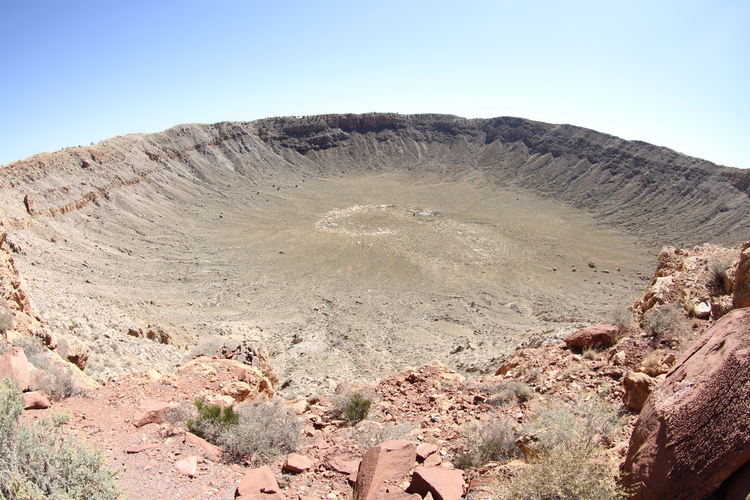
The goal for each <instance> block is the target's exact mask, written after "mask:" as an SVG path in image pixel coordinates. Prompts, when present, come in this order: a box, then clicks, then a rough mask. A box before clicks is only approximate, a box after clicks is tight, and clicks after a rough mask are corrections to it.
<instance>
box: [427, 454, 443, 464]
mask: <svg viewBox="0 0 750 500" xmlns="http://www.w3.org/2000/svg"><path fill="white" fill-rule="evenodd" d="M442 462H443V458H442V457H441V456H440V455H438V454H437V453H435V454H433V455H430V456H429V457H427V458H425V459H424V462H422V465H424V466H425V467H437V466H438V465H440V464H441V463H442Z"/></svg>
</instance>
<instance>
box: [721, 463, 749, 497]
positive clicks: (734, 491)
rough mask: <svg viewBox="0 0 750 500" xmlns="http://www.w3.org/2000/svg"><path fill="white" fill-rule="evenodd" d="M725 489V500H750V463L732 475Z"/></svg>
mask: <svg viewBox="0 0 750 500" xmlns="http://www.w3.org/2000/svg"><path fill="white" fill-rule="evenodd" d="M723 488H724V491H726V494H725V495H724V500H750V462H748V463H746V464H745V465H744V466H742V468H740V469H739V470H738V471H736V472H735V473H734V474H732V475H731V477H730V478H729V479H727V480H726V482H725V483H724V485H723Z"/></svg>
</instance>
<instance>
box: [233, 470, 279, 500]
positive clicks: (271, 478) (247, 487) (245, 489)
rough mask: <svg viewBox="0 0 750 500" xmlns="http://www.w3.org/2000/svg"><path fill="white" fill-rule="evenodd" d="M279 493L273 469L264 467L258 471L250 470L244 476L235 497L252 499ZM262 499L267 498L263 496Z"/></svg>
mask: <svg viewBox="0 0 750 500" xmlns="http://www.w3.org/2000/svg"><path fill="white" fill-rule="evenodd" d="M278 491H279V483H277V482H276V476H275V475H274V473H273V472H272V471H271V469H270V468H269V467H268V466H267V465H264V466H263V467H259V468H257V469H250V470H249V471H247V472H246V473H245V475H244V476H242V479H241V480H240V484H239V485H238V486H237V491H236V492H235V494H234V496H235V497H242V498H245V497H247V498H251V497H252V496H254V495H260V494H272V493H277V492H278ZM262 498H267V497H266V495H263V496H262Z"/></svg>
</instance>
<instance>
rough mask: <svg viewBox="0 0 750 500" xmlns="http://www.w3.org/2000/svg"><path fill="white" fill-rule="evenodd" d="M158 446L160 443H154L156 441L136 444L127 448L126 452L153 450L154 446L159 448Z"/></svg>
mask: <svg viewBox="0 0 750 500" xmlns="http://www.w3.org/2000/svg"><path fill="white" fill-rule="evenodd" d="M158 447H159V445H158V444H154V443H149V444H139V445H136V446H131V447H130V448H128V449H126V450H125V453H130V454H133V453H140V452H142V451H146V450H153V449H154V448H158Z"/></svg>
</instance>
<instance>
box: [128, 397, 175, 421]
mask: <svg viewBox="0 0 750 500" xmlns="http://www.w3.org/2000/svg"><path fill="white" fill-rule="evenodd" d="M170 406H171V405H170V404H169V403H162V402H159V401H144V402H143V403H142V404H141V408H142V409H143V411H140V412H138V413H136V414H135V417H133V425H135V426H136V427H143V426H144V425H147V424H163V423H164V422H165V421H166V418H165V415H166V413H167V410H168V409H169V407H170Z"/></svg>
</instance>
